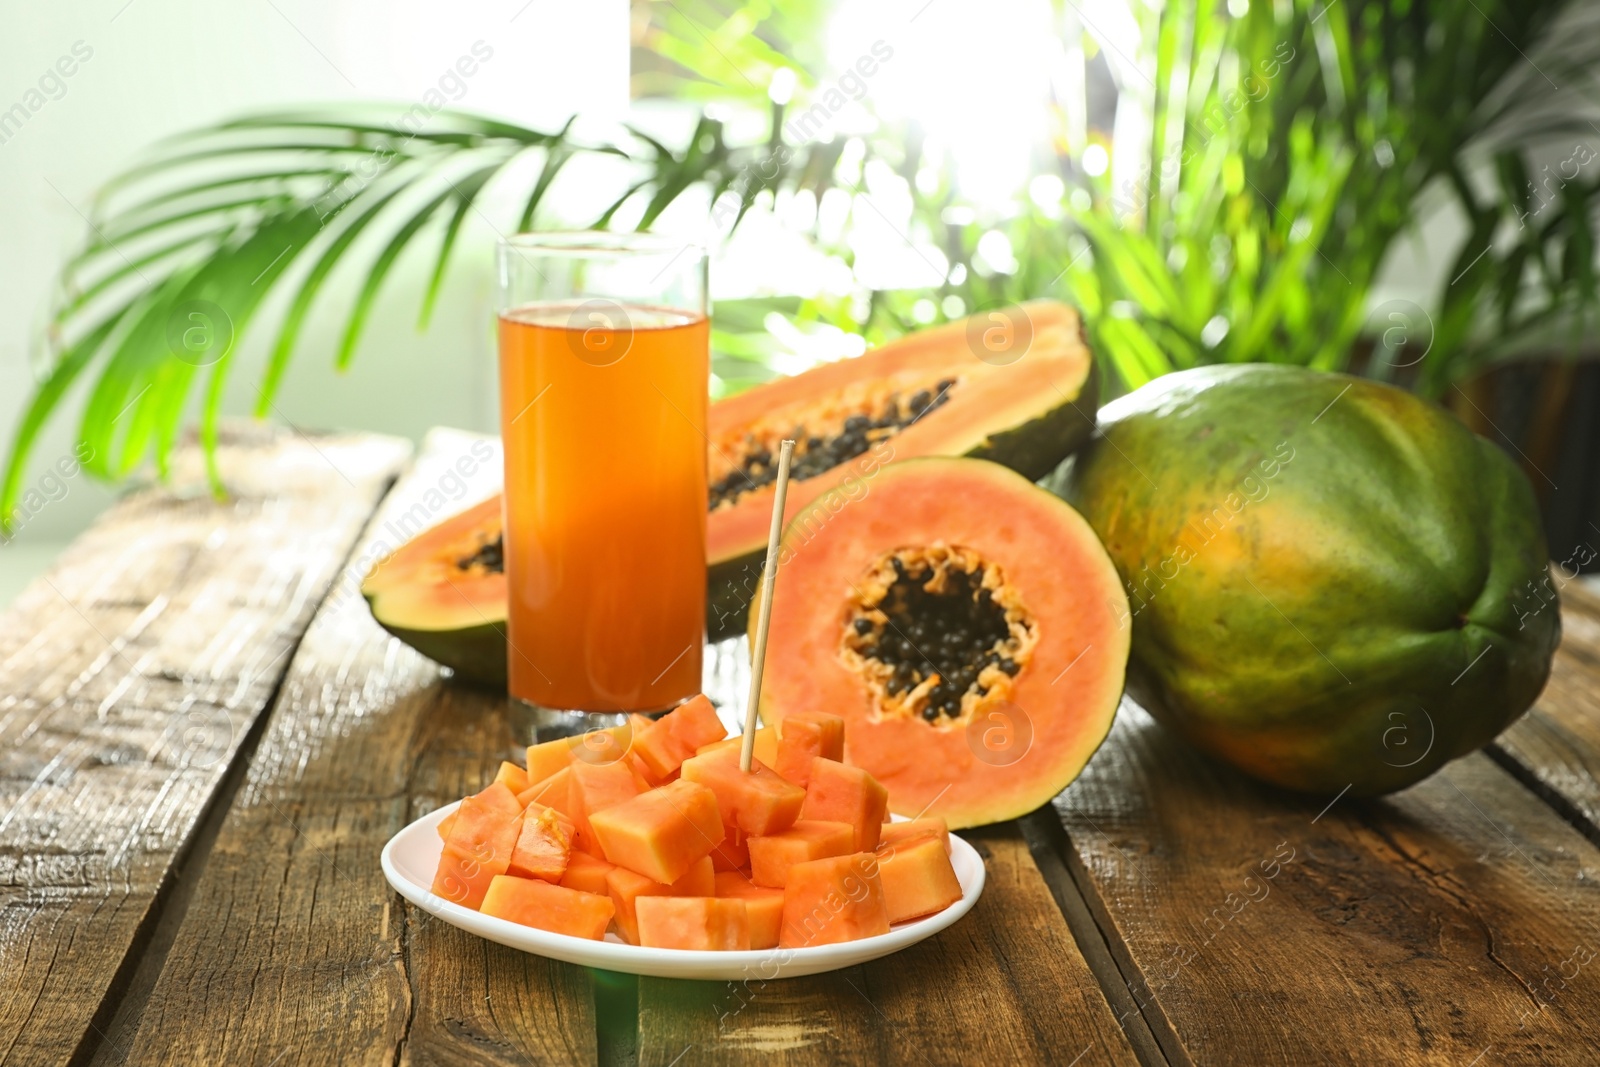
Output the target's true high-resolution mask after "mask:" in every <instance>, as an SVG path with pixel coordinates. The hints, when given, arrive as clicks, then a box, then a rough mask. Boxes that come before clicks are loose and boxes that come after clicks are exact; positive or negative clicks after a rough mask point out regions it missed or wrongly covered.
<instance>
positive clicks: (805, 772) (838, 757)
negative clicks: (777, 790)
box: [772, 711, 844, 789]
mask: <svg viewBox="0 0 1600 1067" xmlns="http://www.w3.org/2000/svg"><path fill="white" fill-rule="evenodd" d="M818 756H821V757H822V758H823V759H831V760H834V761H836V762H839V763H843V762H844V720H843V719H841V718H839V716H837V715H821V714H817V713H815V712H804V711H802V712H796V713H795V714H793V715H788V716H785V718H784V720H783V727H782V736H781V737H780V739H779V741H778V758H777V762H775V763H774V764H772V769H773V770H775V771H777V772H778V777H780V778H783V779H785V780H787V781H790V782H793V783H794V784H795V785H797V786H799V787H800V788H802V789H804V788H805V787H806V783H807V782H809V781H811V761H812V760H813V759H815V758H816V757H818Z"/></svg>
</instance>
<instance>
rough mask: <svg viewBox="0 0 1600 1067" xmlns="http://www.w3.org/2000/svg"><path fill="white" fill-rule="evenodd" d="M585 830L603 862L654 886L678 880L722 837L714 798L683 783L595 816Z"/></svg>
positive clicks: (708, 791) (706, 854) (719, 816)
mask: <svg viewBox="0 0 1600 1067" xmlns="http://www.w3.org/2000/svg"><path fill="white" fill-rule="evenodd" d="M589 826H590V828H591V830H592V832H593V834H594V840H595V841H597V842H598V843H599V845H600V848H601V850H602V851H603V853H604V855H605V858H606V859H607V860H609V861H610V862H612V863H615V864H616V865H617V866H619V867H626V868H628V870H630V871H633V872H634V873H636V874H642V875H644V876H645V877H646V878H653V879H654V880H656V881H657V882H675V881H677V880H678V879H679V878H682V877H683V876H684V875H685V874H686V873H688V870H689V868H690V867H692V866H694V864H695V861H697V860H699V859H702V858H704V857H706V856H709V855H710V854H711V850H712V849H714V848H716V847H717V846H718V845H719V844H721V843H722V838H723V835H724V833H725V831H724V830H723V828H722V816H721V815H720V814H719V813H718V811H717V797H716V794H715V793H713V792H711V790H709V789H707V788H706V787H705V786H703V785H699V784H697V783H695V782H689V781H677V782H672V783H670V784H668V785H664V786H662V787H661V788H659V789H652V790H650V791H649V792H648V793H641V794H639V795H638V796H635V797H634V798H633V799H631V800H627V801H624V802H623V803H621V804H617V805H615V806H614V807H609V808H606V809H605V810H604V811H598V812H595V813H594V814H592V815H590V816H589Z"/></svg>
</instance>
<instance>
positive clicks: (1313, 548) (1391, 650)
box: [1064, 365, 1560, 795]
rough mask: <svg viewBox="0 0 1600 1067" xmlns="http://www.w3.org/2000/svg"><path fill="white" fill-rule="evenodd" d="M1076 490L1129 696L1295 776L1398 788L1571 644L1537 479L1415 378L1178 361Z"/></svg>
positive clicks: (1329, 787)
mask: <svg viewBox="0 0 1600 1067" xmlns="http://www.w3.org/2000/svg"><path fill="white" fill-rule="evenodd" d="M1100 419H1101V423H1100V428H1099V430H1098V432H1097V433H1096V436H1095V439H1094V440H1093V442H1092V443H1091V444H1090V445H1089V446H1088V447H1087V448H1086V449H1085V450H1084V452H1083V453H1082V454H1080V455H1079V456H1078V457H1077V458H1075V459H1074V461H1073V463H1072V464H1071V469H1070V472H1069V473H1068V475H1067V478H1066V483H1065V488H1064V492H1065V495H1066V497H1067V499H1068V500H1070V501H1071V502H1072V503H1073V504H1074V505H1075V506H1077V507H1078V509H1079V510H1080V511H1082V512H1083V514H1084V516H1085V517H1086V518H1087V519H1088V520H1089V522H1090V524H1091V525H1093V527H1094V528H1095V531H1096V532H1097V533H1098V534H1099V535H1100V537H1101V539H1102V540H1103V541H1104V543H1105V546H1106V549H1107V551H1108V552H1109V553H1110V555H1111V558H1112V560H1113V561H1115V563H1116V565H1117V569H1118V571H1119V573H1120V575H1121V578H1122V580H1123V582H1124V583H1125V590H1126V596H1127V602H1128V605H1129V606H1128V608H1127V611H1128V614H1127V615H1126V616H1125V617H1124V618H1122V619H1121V620H1120V621H1121V624H1122V625H1123V626H1125V627H1131V630H1132V635H1133V644H1132V654H1131V660H1130V666H1129V690H1130V693H1131V694H1132V695H1134V696H1135V697H1136V698H1137V699H1138V700H1139V702H1140V703H1141V704H1143V705H1144V706H1145V707H1146V708H1147V709H1148V710H1149V711H1150V712H1151V713H1152V714H1153V715H1154V716H1155V717H1156V718H1157V719H1159V720H1160V721H1161V722H1163V723H1164V724H1166V725H1167V726H1169V727H1171V728H1172V729H1174V730H1176V731H1177V732H1178V733H1179V734H1181V735H1182V736H1184V737H1186V738H1187V739H1189V740H1190V741H1191V742H1193V743H1194V744H1195V745H1197V746H1198V747H1199V748H1201V749H1203V750H1205V751H1206V752H1209V753H1211V754H1213V755H1215V756H1217V757H1220V758H1221V759H1223V760H1226V761H1227V762H1229V763H1232V764H1233V765H1234V766H1236V767H1238V768H1239V769H1241V770H1243V771H1245V772H1246V773H1248V774H1251V775H1253V776H1255V777H1257V778H1260V779H1262V780H1264V781H1267V782H1270V783H1273V784H1275V785H1279V786H1283V787H1285V788H1289V789H1296V790H1305V791H1310V792H1316V793H1324V794H1327V793H1334V792H1338V791H1340V790H1344V789H1346V788H1348V789H1349V790H1350V792H1351V793H1352V794H1353V795H1373V794H1380V793H1387V792H1390V791H1392V790H1396V789H1401V788H1404V787H1405V786H1408V785H1410V784H1412V783H1414V782H1417V781H1419V780H1421V779H1422V778H1425V777H1426V776H1427V775H1429V774H1431V773H1433V771H1435V770H1437V769H1438V768H1439V767H1440V766H1442V765H1443V764H1445V763H1446V762H1448V761H1450V760H1452V759H1455V758H1456V757H1458V756H1461V755H1464V754H1466V753H1468V752H1471V751H1473V750H1474V749H1477V748H1479V747H1481V746H1482V745H1484V744H1486V743H1487V742H1488V741H1489V740H1490V739H1491V738H1493V737H1494V736H1495V735H1496V734H1498V733H1499V732H1500V731H1501V730H1503V729H1505V727H1506V726H1508V725H1510V723H1511V722H1512V721H1514V720H1515V719H1516V718H1517V717H1518V716H1520V715H1521V714H1522V713H1523V711H1525V710H1526V709H1527V708H1528V706H1529V705H1530V704H1531V703H1532V702H1533V700H1534V698H1535V697H1536V696H1537V695H1538V693H1539V691H1540V690H1541V689H1542V688H1543V686H1544V683H1545V679H1546V678H1547V677H1548V675H1549V670H1550V661H1551V657H1552V656H1553V654H1554V651H1555V647H1556V645H1557V643H1558V642H1559V639H1560V618H1559V612H1558V611H1557V610H1556V609H1555V607H1554V606H1553V605H1547V604H1546V603H1545V601H1543V600H1542V599H1541V598H1540V597H1539V596H1538V595H1537V591H1538V590H1539V589H1541V588H1543V586H1544V582H1545V580H1546V567H1547V566H1548V559H1547V553H1546V549H1545V541H1544V534H1543V531H1542V529H1541V526H1540V521H1539V514H1538V509H1537V506H1536V504H1535V500H1534V496H1533V491H1532V488H1531V487H1530V486H1529V484H1528V481H1527V479H1526V477H1524V476H1523V474H1522V472H1521V471H1520V470H1518V469H1517V467H1516V466H1515V465H1514V464H1513V463H1512V462H1511V461H1510V460H1509V459H1508V458H1507V457H1506V456H1505V454H1504V453H1502V452H1501V451H1500V449H1499V448H1498V447H1497V446H1495V445H1494V444H1492V443H1491V442H1489V441H1486V440H1484V439H1483V438H1480V437H1476V436H1474V435H1473V434H1472V433H1471V432H1470V431H1468V430H1467V429H1466V427H1464V426H1463V425H1462V424H1461V423H1460V422H1458V421H1457V420H1456V419H1455V418H1453V417H1452V416H1451V415H1450V414H1448V413H1447V412H1446V411H1444V410H1443V409H1442V408H1439V407H1437V406H1435V405H1434V404H1431V403H1429V402H1427V401H1424V400H1422V399H1419V398H1417V397H1415V396H1413V395H1411V394H1409V393H1406V392H1404V391H1402V390H1399V389H1396V388H1393V387H1390V386H1387V385H1383V384H1380V383H1377V382H1371V381H1366V380H1362V379H1358V378H1351V377H1347V376H1344V375H1335V374H1325V373H1320V372H1316V371H1311V370H1308V369H1305V368H1300V367H1288V366H1269V365H1233V366H1217V367H1205V368H1199V369H1196V370H1190V371H1184V372H1180V373H1177V374H1171V375H1168V376H1166V377H1164V378H1161V379H1158V380H1157V381H1155V382H1153V383H1151V384H1150V385H1147V386H1145V387H1144V388H1143V389H1140V390H1138V391H1136V392H1134V393H1132V394H1130V395H1128V396H1126V397H1123V398H1121V399H1120V400H1118V401H1116V402H1115V403H1113V404H1110V405H1108V406H1107V407H1106V408H1105V409H1104V410H1103V411H1102V412H1101V413H1100Z"/></svg>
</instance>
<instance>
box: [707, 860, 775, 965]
mask: <svg viewBox="0 0 1600 1067" xmlns="http://www.w3.org/2000/svg"><path fill="white" fill-rule="evenodd" d="M717 896H719V897H731V898H735V899H738V900H742V901H744V906H745V913H746V915H747V916H748V917H749V920H750V947H751V948H777V947H778V929H779V927H780V926H782V924H783V890H781V889H769V888H768V887H766V886H762V885H756V884H754V883H753V882H751V881H750V879H748V878H746V877H745V876H744V875H743V874H741V873H740V872H738V871H718V872H717Z"/></svg>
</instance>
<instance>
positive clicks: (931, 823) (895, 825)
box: [878, 815, 950, 855]
mask: <svg viewBox="0 0 1600 1067" xmlns="http://www.w3.org/2000/svg"><path fill="white" fill-rule="evenodd" d="M919 837H937V838H938V839H939V842H940V844H942V845H944V851H945V854H946V855H949V853H950V827H949V825H948V824H946V823H945V821H944V816H943V815H928V816H924V817H923V818H920V819H907V820H905V821H904V822H886V823H884V824H883V829H882V830H881V831H880V832H879V834H878V847H879V848H880V849H881V848H882V847H883V846H884V845H897V844H899V843H900V842H902V841H914V840H916V839H917V838H919Z"/></svg>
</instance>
